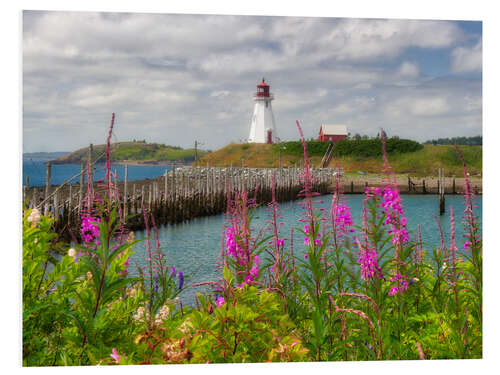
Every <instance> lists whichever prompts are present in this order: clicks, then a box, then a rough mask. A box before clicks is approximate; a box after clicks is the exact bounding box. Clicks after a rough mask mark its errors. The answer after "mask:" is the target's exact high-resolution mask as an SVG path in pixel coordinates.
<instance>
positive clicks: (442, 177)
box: [438, 168, 445, 215]
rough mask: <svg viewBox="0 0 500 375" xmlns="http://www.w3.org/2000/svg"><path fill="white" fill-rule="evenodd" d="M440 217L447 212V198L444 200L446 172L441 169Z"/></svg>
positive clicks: (439, 181) (439, 180)
mask: <svg viewBox="0 0 500 375" xmlns="http://www.w3.org/2000/svg"><path fill="white" fill-rule="evenodd" d="M438 186H439V215H443V214H444V212H445V198H444V170H443V169H442V168H439V178H438Z"/></svg>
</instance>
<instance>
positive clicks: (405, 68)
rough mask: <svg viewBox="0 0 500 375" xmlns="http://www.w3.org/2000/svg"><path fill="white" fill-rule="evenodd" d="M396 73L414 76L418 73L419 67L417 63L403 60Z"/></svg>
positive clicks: (403, 75)
mask: <svg viewBox="0 0 500 375" xmlns="http://www.w3.org/2000/svg"><path fill="white" fill-rule="evenodd" d="M398 74H399V75H400V76H402V77H408V78H415V77H418V75H419V74H420V69H419V68H418V65H417V64H414V63H411V62H409V61H405V62H403V63H402V64H401V66H400V67H399V70H398Z"/></svg>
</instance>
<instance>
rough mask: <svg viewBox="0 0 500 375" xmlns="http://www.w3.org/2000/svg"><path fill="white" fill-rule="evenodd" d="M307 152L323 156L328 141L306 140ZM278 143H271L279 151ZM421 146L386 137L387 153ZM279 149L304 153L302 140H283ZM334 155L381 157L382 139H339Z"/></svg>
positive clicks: (402, 151) (405, 140)
mask: <svg viewBox="0 0 500 375" xmlns="http://www.w3.org/2000/svg"><path fill="white" fill-rule="evenodd" d="M306 143H307V153H308V155H309V156H311V155H317V156H323V155H324V154H325V152H326V150H327V149H328V145H329V142H320V141H307V142H306ZM279 148H280V144H275V145H273V151H274V152H279ZM422 148H423V146H422V145H421V144H420V143H418V142H415V141H412V140H409V139H400V138H398V137H392V138H388V139H387V140H386V150H387V153H388V154H403V153H410V152H415V151H418V150H421V149H422ZM281 150H282V152H283V153H285V154H288V155H296V156H300V155H302V154H303V153H304V148H303V146H302V142H300V141H292V142H283V143H282V144H281ZM333 152H334V155H335V156H358V157H364V158H369V157H381V156H382V141H381V140H380V138H374V139H364V138H361V137H356V138H355V139H349V140H347V139H346V140H341V141H338V142H336V143H335V146H334V148H333Z"/></svg>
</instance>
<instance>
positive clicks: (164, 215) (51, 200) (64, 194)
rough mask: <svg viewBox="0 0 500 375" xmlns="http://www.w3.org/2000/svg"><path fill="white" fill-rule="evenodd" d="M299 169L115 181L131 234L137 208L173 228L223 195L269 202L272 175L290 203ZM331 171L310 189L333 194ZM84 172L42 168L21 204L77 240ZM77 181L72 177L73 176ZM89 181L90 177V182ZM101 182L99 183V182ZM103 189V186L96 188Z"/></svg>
mask: <svg viewBox="0 0 500 375" xmlns="http://www.w3.org/2000/svg"><path fill="white" fill-rule="evenodd" d="M303 172H304V170H303V169H301V168H292V167H291V168H232V167H231V168H222V167H181V168H177V169H172V170H171V171H170V172H168V173H165V174H164V176H161V177H158V178H156V179H148V180H141V181H133V182H129V181H128V168H127V166H126V167H125V180H124V181H123V182H119V183H118V191H119V194H120V198H121V202H122V203H121V204H122V207H121V208H122V210H123V211H124V212H125V213H127V215H132V217H131V218H130V219H129V220H128V221H127V225H128V228H129V229H130V230H137V229H143V228H144V226H145V225H144V216H143V214H142V207H144V209H145V210H147V211H150V212H152V213H153V215H154V217H155V221H156V224H158V225H163V224H173V223H180V222H183V221H187V220H190V219H192V218H196V217H202V216H209V215H215V214H220V213H223V212H225V211H226V206H227V196H228V192H241V191H243V190H245V191H247V192H248V194H249V196H250V197H255V198H256V201H257V203H259V204H264V203H268V202H270V201H271V200H272V185H273V175H274V176H275V177H274V181H275V184H276V188H275V192H276V200H277V201H278V202H283V201H290V200H295V199H298V198H299V193H300V191H301V190H302V189H303V180H302V178H301V176H302V174H303ZM338 172H339V171H338V170H337V169H334V168H314V169H312V173H313V175H314V182H313V183H312V191H314V192H318V193H320V194H329V193H331V192H332V191H333V183H334V176H335V173H338ZM84 174H85V169H84V167H83V166H82V172H81V174H80V175H79V176H78V178H75V179H74V181H77V182H76V183H73V184H71V183H67V184H65V185H63V186H53V185H51V184H50V175H51V173H50V165H49V166H48V168H47V181H48V182H49V183H48V184H46V186H45V187H28V186H25V187H24V189H23V200H24V203H25V205H26V206H27V207H30V208H33V207H37V208H38V209H40V210H41V212H43V213H45V214H51V215H53V216H54V218H55V229H56V231H57V232H58V233H60V234H61V236H62V237H63V238H66V239H70V238H71V233H72V235H73V236H74V237H75V238H78V236H79V230H78V228H79V227H80V214H81V212H82V207H83V206H84V199H85V195H86V192H87V184H84V183H83V182H84V179H83V175H84ZM75 177H77V176H75ZM91 181H92V178H91ZM341 181H342V187H341V188H342V190H343V192H344V193H345V194H360V193H364V191H365V189H366V187H367V186H371V187H375V186H383V180H382V178H380V177H373V176H361V175H360V176H354V177H353V176H351V177H343V178H342V180H341ZM101 184H102V183H101ZM397 184H398V186H399V189H400V191H401V193H403V194H438V193H439V192H443V193H444V194H461V193H462V192H463V188H462V184H463V179H458V178H457V179H455V178H450V177H448V178H441V179H437V178H436V179H433V178H427V179H415V178H401V177H400V178H398V179H397ZM99 186H100V183H99V182H94V183H93V190H94V191H95V192H96V193H99V189H100V187H99ZM472 187H473V189H474V191H475V193H476V194H481V192H482V186H481V184H478V183H477V182H476V183H475V184H474V183H473V184H472ZM101 189H102V187H101Z"/></svg>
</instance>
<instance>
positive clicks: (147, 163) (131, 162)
mask: <svg viewBox="0 0 500 375" xmlns="http://www.w3.org/2000/svg"><path fill="white" fill-rule="evenodd" d="M25 160H29V159H25ZM40 161H44V162H49V161H50V162H51V164H52V165H63V164H74V165H78V164H80V163H74V162H60V161H55V160H42V159H40ZM104 163H105V162H104V161H102V162H101V161H99V162H98V163H96V164H104ZM111 164H112V165H113V164H114V165H130V166H135V167H147V166H154V167H169V166H171V165H176V166H186V165H190V164H191V163H189V162H188V163H185V162H183V161H180V160H172V161H169V160H159V161H156V160H116V161H115V160H111Z"/></svg>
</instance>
